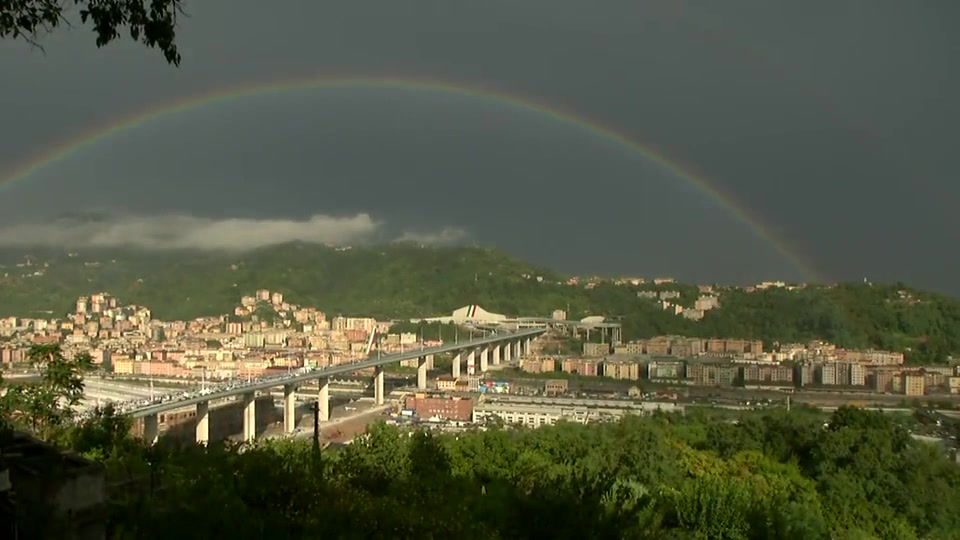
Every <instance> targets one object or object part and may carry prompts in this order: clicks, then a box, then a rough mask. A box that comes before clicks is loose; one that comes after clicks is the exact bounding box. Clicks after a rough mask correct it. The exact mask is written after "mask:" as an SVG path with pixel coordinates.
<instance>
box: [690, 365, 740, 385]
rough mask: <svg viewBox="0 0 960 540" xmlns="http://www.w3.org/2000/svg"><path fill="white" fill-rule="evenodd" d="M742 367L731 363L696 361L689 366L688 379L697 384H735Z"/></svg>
mask: <svg viewBox="0 0 960 540" xmlns="http://www.w3.org/2000/svg"><path fill="white" fill-rule="evenodd" d="M739 372H740V369H739V368H738V367H737V366H733V365H730V364H718V363H707V362H694V363H691V364H689V365H688V366H687V377H686V378H687V379H688V380H689V381H690V382H691V383H692V384H695V385H697V386H733V385H734V384H736V382H737V381H738V380H739V378H740V377H739V375H740V373H739Z"/></svg>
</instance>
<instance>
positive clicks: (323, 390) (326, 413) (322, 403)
mask: <svg viewBox="0 0 960 540" xmlns="http://www.w3.org/2000/svg"><path fill="white" fill-rule="evenodd" d="M317 384H318V385H319V388H320V391H319V392H318V393H317V405H319V407H318V409H319V410H320V421H321V422H326V421H327V420H330V379H320V380H319V381H317Z"/></svg>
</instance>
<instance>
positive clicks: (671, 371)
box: [647, 360, 686, 383]
mask: <svg viewBox="0 0 960 540" xmlns="http://www.w3.org/2000/svg"><path fill="white" fill-rule="evenodd" d="M647 378H648V379H650V380H651V381H654V382H660V381H663V382H674V383H675V382H679V381H680V380H682V379H684V378H686V364H685V363H684V362H683V361H681V360H653V361H651V362H649V363H648V364H647Z"/></svg>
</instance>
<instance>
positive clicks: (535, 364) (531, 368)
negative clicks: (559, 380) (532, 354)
mask: <svg viewBox="0 0 960 540" xmlns="http://www.w3.org/2000/svg"><path fill="white" fill-rule="evenodd" d="M520 369H521V370H523V371H526V372H527V373H553V372H554V371H556V370H557V363H556V360H554V359H553V358H524V359H522V360H520Z"/></svg>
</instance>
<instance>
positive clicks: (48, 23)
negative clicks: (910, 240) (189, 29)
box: [0, 0, 183, 65]
mask: <svg viewBox="0 0 960 540" xmlns="http://www.w3.org/2000/svg"><path fill="white" fill-rule="evenodd" d="M72 3H73V4H74V5H75V6H77V7H79V14H80V20H81V22H82V23H83V24H89V25H90V26H92V27H93V31H94V33H95V34H96V36H97V37H96V43H97V47H102V46H104V45H107V44H108V43H110V42H112V41H113V40H115V39H118V38H120V36H121V33H122V32H123V31H124V30H126V33H127V34H129V36H130V38H131V39H133V40H134V41H139V42H140V43H143V44H144V45H146V46H147V47H151V48H156V49H159V50H160V52H161V53H163V56H164V58H166V60H167V62H169V63H171V64H174V65H179V64H180V52H179V50H178V49H177V44H176V42H175V38H176V26H177V17H178V16H180V15H182V14H183V9H182V1H181V0H149V1H148V0H73V2H72ZM69 4H70V0H67V1H63V0H0V38H5V37H12V38H14V39H17V38H21V39H26V40H27V41H29V42H30V43H32V44H34V45H39V39H40V37H41V35H42V34H44V33H48V32H52V31H53V30H54V29H56V28H57V27H59V26H60V25H61V24H69V21H68V19H67V15H69V12H68V11H67V9H68V6H69Z"/></svg>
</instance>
